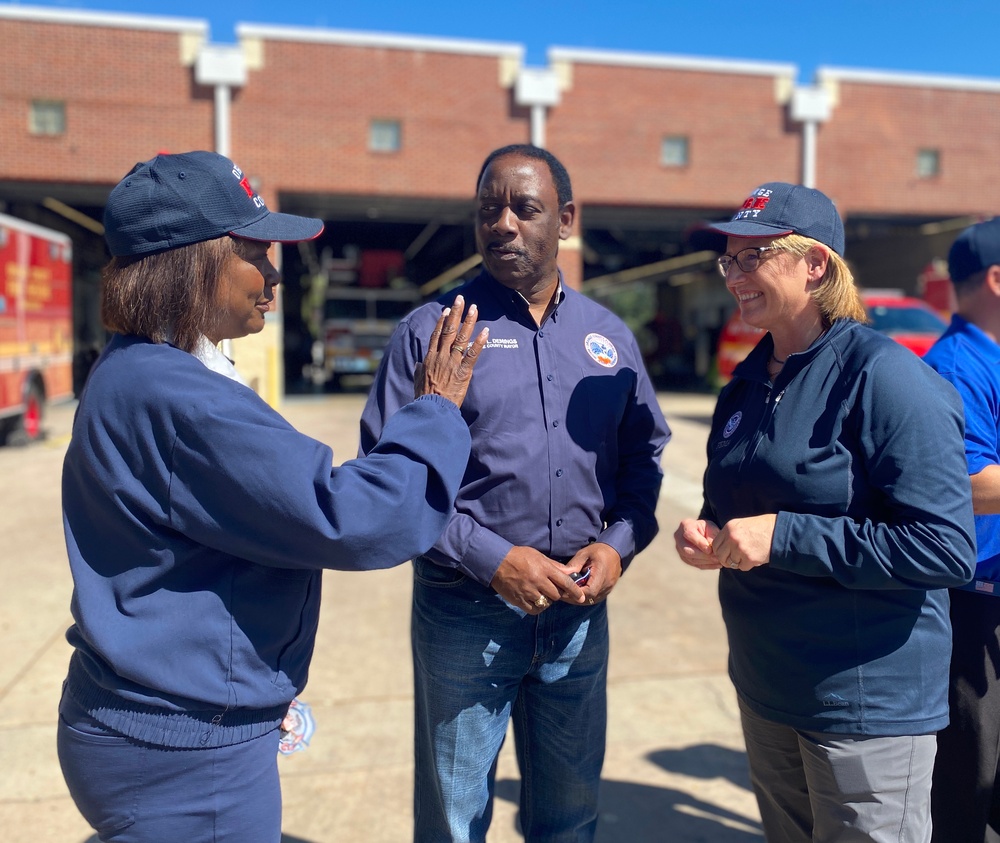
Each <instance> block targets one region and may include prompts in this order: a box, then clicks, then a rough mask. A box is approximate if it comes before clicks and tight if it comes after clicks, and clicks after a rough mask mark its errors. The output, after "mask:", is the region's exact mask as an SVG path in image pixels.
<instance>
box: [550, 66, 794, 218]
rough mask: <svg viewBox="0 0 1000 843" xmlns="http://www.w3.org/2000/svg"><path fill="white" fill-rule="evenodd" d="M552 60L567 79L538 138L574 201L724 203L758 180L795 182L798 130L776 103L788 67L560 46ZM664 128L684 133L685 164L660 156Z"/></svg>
mask: <svg viewBox="0 0 1000 843" xmlns="http://www.w3.org/2000/svg"><path fill="white" fill-rule="evenodd" d="M552 59H553V61H554V63H555V64H556V65H557V66H563V67H565V70H563V73H564V74H565V77H566V78H567V80H568V81H567V90H566V91H565V92H564V94H563V99H562V102H561V103H560V104H559V106H558V107H556V108H554V109H552V110H551V114H550V116H549V121H548V126H547V140H548V144H549V146H550V148H551V149H552V150H553V151H555V152H557V154H559V156H560V157H561V158H562V159H563V161H564V162H565V163H566V165H567V167H568V169H569V170H570V172H571V173H572V174H574V180H575V186H576V191H577V193H578V195H579V196H580V197H581V199H582V201H583V202H584V205H586V203H598V204H605V203H606V204H614V205H621V204H626V205H627V204H643V205H652V206H657V205H663V206H674V207H678V206H691V207H730V206H731V205H732V204H733V203H734V201H738V200H741V198H742V196H743V194H744V193H745V192H746V191H748V190H750V189H751V188H752V187H754V186H755V185H757V184H759V183H760V182H762V181H772V180H790V181H798V175H799V174H798V167H799V147H800V137H799V134H798V132H797V130H795V129H794V128H791V127H789V126H788V125H787V124H786V120H785V112H784V108H783V105H784V101H785V100H786V99H787V97H788V94H789V93H790V91H791V86H792V79H791V77H792V72H793V70H794V69H793V68H791V67H790V66H787V65H763V64H760V65H743V64H737V63H735V62H734V63H733V65H732V66H731V67H730V68H726V67H725V66H724V65H722V64H721V63H710V62H698V61H693V60H689V61H686V62H677V61H675V62H671V63H668V64H665V63H664V62H663V60H662V59H659V60H658V59H657V58H656V57H636V58H634V59H632V60H631V61H629V57H627V56H623V55H621V54H608V55H607V56H603V57H602V56H597V55H595V54H594V53H583V54H580V53H576V52H573V51H568V50H559V51H553V54H552ZM667 136H683V137H687V138H688V140H689V148H690V162H689V164H688V165H687V166H683V167H666V166H664V165H663V164H662V163H661V161H660V146H661V142H662V140H663V138H664V137H667ZM584 213H585V212H584Z"/></svg>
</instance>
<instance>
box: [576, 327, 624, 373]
mask: <svg viewBox="0 0 1000 843" xmlns="http://www.w3.org/2000/svg"><path fill="white" fill-rule="evenodd" d="M583 347H584V348H585V349H586V350H587V354H589V355H590V358H591V359H592V360H593V361H595V362H596V363H599V364H600V365H602V366H604V367H605V368H606V369H610V368H612V367H613V366H615V365H616V364H617V363H618V349H617V348H615V344H614V343H613V342H611V340H609V339H608V338H607V337H605V336H603V335H602V334H587V337H586V339H584V341H583Z"/></svg>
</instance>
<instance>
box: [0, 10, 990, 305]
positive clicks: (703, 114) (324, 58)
mask: <svg viewBox="0 0 1000 843" xmlns="http://www.w3.org/2000/svg"><path fill="white" fill-rule="evenodd" d="M207 35H208V27H207V24H206V23H205V22H203V21H191V20H183V19H172V18H162V17H156V18H154V17H144V16H124V15H110V14H102V13H83V12H66V11H52V10H42V9H32V8H31V7H26V6H16V5H15V6H0V43H3V44H4V45H5V47H4V50H3V53H2V55H0V204H7V205H9V204H10V201H12V198H14V197H17V198H20V200H21V201H26V200H32V199H34V201H39V202H40V201H41V197H43V196H48V195H54V196H56V197H57V198H60V199H63V200H64V201H67V202H70V204H72V203H73V202H72V200H73V199H74V198H75V197H80V196H83V197H84V199H78V202H77V204H80V203H82V204H89V205H90V206H91V207H92V208H93V209H96V210H97V214H95V215H99V208H100V206H101V205H102V204H103V201H104V197H106V194H107V190H108V189H109V188H110V187H111V186H112V185H113V184H114V183H116V182H117V180H118V179H119V178H120V177H121V176H122V175H123V174H124V172H125V171H126V170H127V169H128V168H129V167H130V166H131V165H132V164H133V163H135V162H136V161H139V160H143V159H146V158H149V157H151V156H152V155H154V154H155V153H157V152H158V151H161V150H166V151H172V152H179V151H185V150H189V149H199V148H201V149H211V148H213V147H214V145H215V139H216V134H215V128H216V122H215V121H216V117H217V114H216V103H215V100H214V91H213V88H211V87H209V86H204V85H199V84H197V83H196V81H195V71H194V66H195V62H196V59H197V56H198V54H199V50H200V49H201V48H202V47H203V46H205V45H206V43H207ZM237 35H238V40H239V45H238V49H239V51H240V52H241V55H242V57H243V60H244V61H245V64H246V82H245V84H243V85H241V86H239V87H237V88H234V89H233V91H232V97H231V149H230V152H231V155H232V157H233V158H234V160H236V161H237V162H238V163H239V164H240V165H241V166H242V167H243V169H244V171H245V172H246V173H247V174H248V175H249V176H250V177H251V178H252V179H253V180H254V182H255V184H256V185H257V186H258V189H259V190H260V192H261V194H262V195H263V196H264V197H265V199H266V200H267V201H268V204H269V206H270V207H271V208H272V209H277V208H278V206H279V204H280V202H281V201H283V198H284V197H288V196H292V195H294V196H300V197H301V196H308V197H313V200H315V202H316V203H317V204H316V208H323V207H328V206H325V205H324V204H323V203H324V202H329V201H339V202H341V203H343V202H345V201H347V200H352V201H355V202H356V203H361V204H360V205H358V207H363V203H364V201H365V200H366V199H371V198H383V199H388V200H392V201H396V202H410V203H411V204H412V203H415V207H418V208H419V207H421V206H420V203H422V202H423V203H428V207H430V206H431V204H433V203H437V204H438V205H441V204H442V203H449V202H450V203H451V205H452V206H454V207H462V208H464V207H465V205H464V204H462V203H464V202H465V201H466V200H470V201H471V198H472V194H473V182H474V178H475V174H476V172H477V171H478V167H479V165H480V163H481V161H482V159H483V157H484V156H485V155H486V154H487V153H488V152H489V151H490V150H491V149H493V148H495V147H497V146H500V145H503V144H506V143H513V142H528V141H530V140H531V137H532V134H531V133H532V124H531V112H530V110H529V108H528V107H526V106H525V105H518V104H517V101H516V97H515V94H514V84H515V80H516V79H517V76H518V73H519V71H520V70H521V69H522V67H523V55H524V51H523V48H522V47H521V46H520V45H517V44H504V43H492V42H473V41H456V40H446V39H427V38H423V39H418V38H408V37H394V36H371V35H363V34H359V33H345V32H338V31H333V30H309V29H280V28H268V27H262V26H256V25H241V26H240V27H239V28H238V30H237ZM548 70H549V71H550V72H552V73H554V74H556V75H557V77H558V80H559V101H558V103H557V104H555V105H553V106H551V107H549V108H547V110H546V112H545V121H544V130H545V145H546V146H547V147H548V148H549V149H551V150H552V151H553V152H555V153H556V154H557V155H558V156H559V157H560V158H561V159H562V160H563V161H564V163H565V164H566V165H567V168H568V170H569V171H570V174H571V175H572V177H573V181H574V188H575V194H576V200H577V206H578V210H579V213H578V225H577V234H578V235H579V236H578V237H574V239H573V241H572V242H571V243H570V244H567V248H566V249H564V252H563V263H564V266H565V270H566V274H567V278H568V280H569V281H570V283H572V284H574V285H575V286H578V285H579V284H580V283H581V282H582V281H583V280H584V278H585V277H590V276H592V275H600V274H602V273H606V272H607V271H608V270H607V268H602V267H601V266H600V265H599V262H598V263H597V264H595V263H593V261H594V260H595V258H594V256H593V252H594V250H593V249H590V248H588V209H590V210H591V211H593V212H594V213H595V215H596V216H598V217H600V218H601V219H611V220H614V219H617V217H615V215H616V214H619V215H624V216H622V218H623V219H625V218H627V217H628V214H629V213H630V212H637V213H641V214H643V215H644V216H643V224H644V225H646V226H647V227H649V226H651V225H655V223H656V218H657V217H656V215H657V214H661V213H662V214H663V216H664V219H667V218H668V217H669V218H670V219H671V220H672V222H671V225H673V226H674V229H675V230H674V231H673V233H672V234H671V233H664V235H663V239H664V247H663V250H662V254H661V255H659V257H660V258H662V257H664V256H666V257H670V256H672V255H677V254H680V253H681V252H683V251H685V250H686V245H685V243H684V242H683V240H682V238H681V235H680V234H679V232H681V231H683V230H686V229H689V228H690V226H691V225H692V224H695V223H696V222H697V221H698V220H699V219H703V218H704V217H705V216H707V215H709V214H711V215H712V216H713V217H714V216H716V215H717V214H719V213H721V212H723V211H726V210H728V209H731V208H733V207H734V205H735V204H737V203H738V202H740V201H741V200H742V198H743V197H744V195H745V194H746V192H747V191H748V190H749V189H750V188H752V187H753V186H755V185H757V184H759V183H760V182H763V181H768V180H785V181H792V182H798V181H801V180H802V173H803V154H804V153H803V132H802V127H801V124H799V123H797V122H795V121H793V120H792V119H791V118H790V116H789V114H790V112H789V107H788V102H789V98H790V97H791V95H792V92H793V90H794V89H795V88H796V87H797V86H798V84H799V83H797V81H796V74H797V68H795V67H794V66H790V65H781V64H767V63H749V62H738V61H733V62H725V61H710V60H696V59H681V58H677V57H670V56H657V55H640V54H636V55H632V54H622V53H601V52H599V51H590V52H587V51H574V50H566V49H554V50H552V51H550V55H549V68H548ZM815 84H816V85H817V86H818V87H820V88H822V90H824V91H826V92H827V94H828V95H829V97H830V106H831V108H830V115H829V119H827V120H826V121H824V122H822V123H821V124H820V125H819V127H818V134H817V145H816V186H817V187H819V188H820V189H822V190H824V191H825V192H827V193H828V194H829V195H830V196H831V197H832V198H834V200H835V201H836V202H837V203H838V206H839V208H840V210H841V212H842V214H843V215H844V217H845V220H846V221H847V223H848V230H849V233H848V239H849V244H850V243H851V238H852V237H853V238H855V239H858V238H864V237H866V236H867V231H868V229H867V228H865V227H863V226H855V227H854V228H852V226H851V223H852V221H855V222H858V221H860V222H863V223H867V222H868V221H874V222H875V223H877V224H879V225H882V226H887V225H896V226H898V225H905V226H909V227H910V233H911V234H912V233H913V232H919V231H920V229H919V226H920V225H921V224H923V223H928V222H936V221H944V220H947V219H949V218H955V217H958V218H964V217H966V216H974V215H987V214H991V213H994V212H995V208H993V207H992V198H991V197H992V196H994V195H995V194H996V193H997V189H998V188H1000V168H998V167H997V165H996V163H995V159H996V155H995V150H996V148H997V145H998V144H997V142H998V140H1000V80H966V79H960V78H953V77H948V78H938V77H917V76H913V75H909V76H906V75H902V74H900V75H893V74H873V73H866V72H862V71H847V70H835V69H825V70H820V71H819V73H818V74H817V79H816V83H815ZM34 100H50V101H58V102H62V103H64V104H65V114H66V128H65V131H64V132H63V133H62V134H57V135H52V136H49V135H39V134H31V133H30V132H29V129H28V125H29V122H28V121H29V113H30V109H31V104H32V101H34ZM380 119H387V120H397V121H399V123H400V126H401V130H402V143H401V147H400V149H399V150H398V151H394V152H376V151H372V150H370V149H369V128H370V124H371V121H372V120H380ZM668 136H678V137H683V138H686V139H687V143H688V149H689V152H690V158H689V161H688V163H687V164H686V165H684V166H666V165H665V164H663V163H661V160H660V156H661V143H662V141H663V139H664V138H665V137H668ZM921 150H932V151H934V152H935V153H936V154H937V155H938V156H939V160H940V165H941V170H940V173H938V174H936V175H933V176H931V177H918V175H917V169H916V159H917V156H918V154H919V152H920V151H921ZM74 190H75V191H76V192H74ZM81 190H82V191H83V192H82V193H81V192H80V191H81ZM60 191H62V193H61V192H60ZM341 207H342V206H341ZM597 210H600V213H599V214H597ZM316 213H317V214H319V213H320V211H318V210H317V212H316ZM373 213H374V212H373ZM430 218H431V213H430V211H428V220H429V219H430ZM362 221H363V214H362ZM456 224H457V223H456ZM608 225H609V227H613V225H611V224H608ZM669 227H670V226H667V227H666V228H669ZM671 238H673V242H671V243H668V242H667V241H668V240H670V239H671ZM469 242H471V240H470V241H469ZM887 242H888V241H887ZM947 242H948V238H947V237H944V238H942V237H941V236H938V237H937V238H936V239H934V240H929V239H924V240H918V239H917V238H916V236H911V237H910V238H909V239H908V240H906V243H905V244H904V245H905V248H901V249H900V250H899V252H896V253H895V254H905V255H906V260H908V261H909V263H907V264H906V265H905V266H904V267H902V268H901V267H900V265H899V263H898V261H897V262H896V263H895V264H893V263H892V262H891V261H887V260H886V258H885V254H886V251H887V249H886V248H881V247H880V245H879V243H878V242H871V241H865V242H861V243H859V244H858V248H857V249H856V254H857V255H859V256H863V257H864V260H865V261H869V260H870V261H871V267H872V269H871V270H870V271H869V274H870V275H871V276H873V277H874V276H876V275H877V276H878V280H879V285H880V286H884V285H885V275H886V273H888V272H891V271H896V275H897V276H898V277H893V278H891V279H889V280H890V281H891V282H892V283H891V286H901V285H902V286H906V283H908V282H906V281H905V280H904V281H903V282H901V281H900V279H910V278H912V277H915V272H916V270H918V269H919V267H920V266H922V265H923V264H924V263H926V261H927V260H929V259H930V258H932V257H935V256H937V257H940V255H939V254H938V252H940V250H941V248H942V246H941V244H942V243H945V244H946V243H947ZM466 248H468V246H467V247H466ZM880 256H881V257H880ZM848 257H849V258H850V255H848ZM588 260H589V261H590V262H591V263H589V264H588V263H587V261H588ZM457 262H458V260H457V259H456V260H455V261H454V263H457ZM875 269H877V272H876V271H874V270H875ZM712 284H714V285H715V286H716V287H717V286H718V279H714V281H713V280H708V276H707V275H706V280H705V281H704V283H703V285H702V286H704V285H712ZM718 292H719V291H718V290H716V289H714V288H712V287H706V289H697V288H696V287H691V288H689V291H688V292H682V293H678V294H677V297H678V300H680V299H681V298H684V297H686V300H687V301H688V302H705V301H709V302H712V305H711V308H709V309H710V310H713V312H714V310H718V307H717V305H716V302H717V301H718V300H719V297H718V295H717V294H718ZM688 306H690V307H695V308H697V307H703V309H704V306H703V305H699V304H694V305H688ZM713 320H714V321H716V322H717V321H718V316H717V315H711V316H707V317H706V316H698V318H697V319H696V320H695V321H696V322H698V323H699V324H712V323H713Z"/></svg>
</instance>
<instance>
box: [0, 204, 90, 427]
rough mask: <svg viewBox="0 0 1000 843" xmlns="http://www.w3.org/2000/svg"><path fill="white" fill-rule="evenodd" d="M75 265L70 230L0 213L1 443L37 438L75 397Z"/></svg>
mask: <svg viewBox="0 0 1000 843" xmlns="http://www.w3.org/2000/svg"><path fill="white" fill-rule="evenodd" d="M72 266H73V246H72V243H71V241H70V239H69V237H67V236H66V235H65V234H62V233H60V232H58V231H53V230H51V229H48V228H43V227H42V226H40V225H34V224H33V223H28V222H24V221H23V220H19V219H15V218H14V217H10V216H7V215H6V214H0V441H4V440H6V441H8V442H25V441H28V442H30V441H33V440H36V439H39V438H40V437H41V436H42V433H43V427H42V420H43V418H44V414H45V405H46V403H47V402H51V401H57V400H60V399H64V398H70V397H72V395H73V313H72V306H73V305H72V302H73V299H72Z"/></svg>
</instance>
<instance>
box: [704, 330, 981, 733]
mask: <svg viewBox="0 0 1000 843" xmlns="http://www.w3.org/2000/svg"><path fill="white" fill-rule="evenodd" d="M772 350H773V344H772V340H771V337H770V335H769V334H768V335H765V336H764V338H762V339H761V341H760V343H759V344H758V345H757V347H756V348H755V349H754V350H753V351H752V352H751V353H750V355H749V356H748V357H747V359H746V360H745V361H744V362H743V363H742V364H741V365H740V366H738V367H737V369H736V372H735V377H734V379H733V380H732V381H731V382H730V384H729V385H728V386H727V387H726V388H725V389H724V390H723V392H722V394H721V395H720V396H719V401H718V405H717V407H716V410H715V416H714V420H713V423H712V431H711V434H710V437H709V442H708V468H707V470H706V473H705V505H704V509H703V510H702V517H703V518H707V519H709V520H711V521H714V522H715V523H716V524H718V525H719V526H720V527H721V526H722V525H724V524H725V523H726V522H728V521H729V520H730V519H733V518H740V517H745V516H751V515H759V514H764V513H777V522H776V524H775V529H774V535H773V539H772V544H771V556H770V564H768V565H764V566H761V567H758V568H754V569H753V570H751V571H748V572H739V571H731V570H728V569H727V570H723V571H720V578H719V597H720V600H721V603H722V612H723V617H724V619H725V622H726V627H727V631H728V636H729V645H730V661H729V669H730V675H731V676H732V679H733V682H734V684H735V685H736V688H737V691H738V692H739V693H740V694H741V696H742V697H743V698H744V699H745V700H746V702H747V703H748V704H749V705H750V707H751V708H752V709H753V710H754V711H756V712H757V713H758V714H760V715H761V716H763V717H766V718H768V719H770V720H773V721H776V722H779V723H784V724H786V725H790V726H793V727H795V728H799V729H806V730H812V731H826V732H839V733H847V734H861V735H900V734H923V733H928V732H933V731H936V730H938V729H940V728H942V727H943V726H944V725H946V724H947V722H948V697H947V687H948V670H947V665H948V661H949V657H950V653H951V626H950V622H949V619H948V592H947V588H948V587H951V586H957V585H961V584H963V583H965V582H968V581H969V580H970V579H971V577H972V574H973V570H974V569H975V564H976V545H975V528H974V523H973V514H972V499H971V486H970V483H969V478H968V472H967V471H966V462H965V453H964V442H963V435H962V432H963V416H962V404H961V401H960V400H959V397H958V394H957V392H956V391H955V389H954V388H953V387H952V386H951V384H949V383H947V382H946V381H945V380H944V379H943V378H941V377H940V376H939V375H938V374H937V373H936V372H934V371H933V370H932V369H931V368H930V367H929V366H927V365H926V364H925V363H923V361H921V360H920V359H919V358H918V357H916V356H915V355H914V354H913V353H912V352H910V351H908V350H907V349H905V348H903V347H902V346H900V345H899V344H897V343H895V342H893V341H892V340H891V339H889V338H887V337H885V336H883V335H881V334H879V333H877V332H876V331H873V330H872V329H870V328H868V327H866V326H864V325H860V324H858V323H857V322H854V321H853V320H848V319H845V320H840V321H838V322H836V323H835V324H834V325H833V327H832V328H831V329H830V330H829V331H828V332H827V334H826V335H825V336H824V337H822V338H821V339H820V340H819V341H818V342H817V343H815V344H814V345H813V346H812V347H810V348H809V349H808V350H806V351H805V352H802V353H800V354H793V355H791V356H789V358H788V362H787V363H785V365H784V368H783V369H782V371H781V373H780V374H779V375H778V377H777V380H776V382H775V383H774V385H773V388H772V386H771V385H770V384H769V382H768V378H767V376H766V373H765V370H766V363H767V359H768V357H769V355H770V354H771V352H772Z"/></svg>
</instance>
